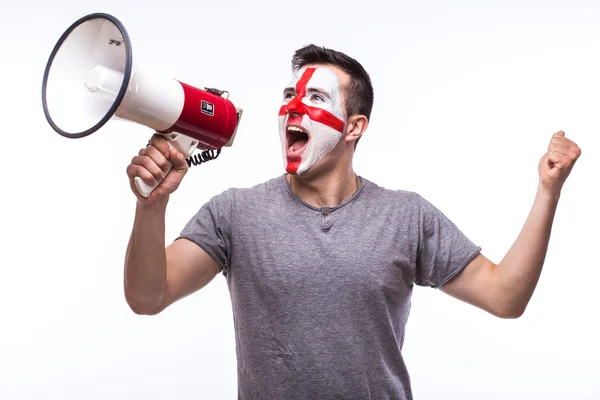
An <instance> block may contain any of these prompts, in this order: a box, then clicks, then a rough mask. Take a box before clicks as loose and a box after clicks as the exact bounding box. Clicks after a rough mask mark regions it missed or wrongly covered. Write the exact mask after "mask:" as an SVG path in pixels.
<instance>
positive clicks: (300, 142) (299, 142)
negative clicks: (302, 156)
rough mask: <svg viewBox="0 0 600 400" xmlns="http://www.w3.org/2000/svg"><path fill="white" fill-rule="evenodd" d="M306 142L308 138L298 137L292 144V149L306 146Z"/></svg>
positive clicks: (295, 149) (296, 149)
mask: <svg viewBox="0 0 600 400" xmlns="http://www.w3.org/2000/svg"><path fill="white" fill-rule="evenodd" d="M307 142H308V139H306V138H300V139H298V140H296V141H295V142H294V145H293V147H294V151H298V150H302V149H303V148H304V146H306V143H307Z"/></svg>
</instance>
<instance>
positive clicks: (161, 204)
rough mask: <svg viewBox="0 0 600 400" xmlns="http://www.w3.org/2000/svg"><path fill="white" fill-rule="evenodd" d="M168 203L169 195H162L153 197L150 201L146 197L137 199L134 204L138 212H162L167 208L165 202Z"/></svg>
mask: <svg viewBox="0 0 600 400" xmlns="http://www.w3.org/2000/svg"><path fill="white" fill-rule="evenodd" d="M168 203H169V196H164V197H160V198H156V199H153V200H152V201H148V200H147V199H139V198H138V200H137V204H136V211H139V212H151V213H156V212H164V211H165V210H166V209H167V204H168Z"/></svg>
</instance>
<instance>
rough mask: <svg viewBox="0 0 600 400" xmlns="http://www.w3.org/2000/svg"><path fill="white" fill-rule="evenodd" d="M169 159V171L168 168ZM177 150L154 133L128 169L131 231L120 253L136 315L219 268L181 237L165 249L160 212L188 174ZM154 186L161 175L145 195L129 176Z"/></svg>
mask: <svg viewBox="0 0 600 400" xmlns="http://www.w3.org/2000/svg"><path fill="white" fill-rule="evenodd" d="M169 163H171V164H172V169H171V170H170V171H169V172H168V174H166V176H165V172H164V171H168V170H169ZM187 168H188V166H187V163H186V161H185V159H184V157H183V155H182V154H181V153H178V152H177V151H176V150H169V146H168V144H167V143H166V141H165V140H164V139H163V138H162V137H160V136H158V135H155V136H153V137H152V140H151V145H150V146H148V147H147V148H145V149H142V150H141V151H140V153H139V155H138V156H136V157H134V158H133V160H132V162H131V164H130V165H129V166H128V168H127V175H128V176H129V180H130V182H131V190H132V191H133V192H134V194H135V195H136V197H137V206H136V213H135V220H134V225H133V230H132V233H131V237H130V240H129V245H128V247H127V253H126V256H125V276H124V288H125V298H126V300H127V303H128V304H129V306H130V307H131V309H132V310H133V311H134V312H135V313H136V314H145V315H153V314H157V313H159V312H160V311H162V310H164V309H165V308H166V307H168V306H169V305H170V304H172V303H173V302H175V301H177V300H179V299H181V298H183V297H185V296H187V295H189V294H191V293H193V292H195V291H196V290H199V289H201V288H202V287H204V286H205V285H206V284H207V283H209V282H210V281H211V280H212V279H213V278H214V277H215V276H216V275H217V274H218V272H219V270H220V266H219V265H218V264H217V262H215V261H214V260H213V259H212V258H211V257H210V256H209V255H208V254H207V253H206V252H205V251H204V250H202V249H201V248H200V247H198V246H197V245H196V244H194V243H192V242H190V241H188V240H185V239H180V240H177V241H175V242H174V243H172V244H171V245H170V246H169V247H168V248H167V249H165V213H166V208H167V203H168V200H169V195H170V194H171V193H173V192H174V191H175V190H176V189H177V187H178V186H179V184H180V182H181V179H183V176H185V174H186V172H187ZM136 176H139V177H141V178H142V179H143V180H144V181H145V182H146V183H148V184H149V185H153V184H155V183H156V182H157V180H160V179H162V178H163V176H164V180H162V182H161V183H160V185H158V186H157V187H156V189H155V190H154V191H153V192H152V194H151V195H150V197H148V198H147V199H146V198H144V197H142V196H140V195H139V193H138V192H137V189H136V187H135V184H134V183H133V178H134V177H136Z"/></svg>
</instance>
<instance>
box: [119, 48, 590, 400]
mask: <svg viewBox="0 0 600 400" xmlns="http://www.w3.org/2000/svg"><path fill="white" fill-rule="evenodd" d="M292 65H293V71H294V75H293V78H292V81H291V82H290V84H289V85H288V86H287V87H286V88H285V90H284V92H283V105H282V107H281V110H280V112H279V126H280V139H281V143H282V148H283V156H284V163H285V167H286V172H287V173H286V174H283V175H282V176H280V177H277V178H275V179H272V180H270V181H268V182H265V183H263V184H261V185H258V186H255V187H253V188H249V189H230V190H227V191H225V192H224V193H221V194H220V195H218V196H215V197H213V198H212V199H211V200H210V201H209V202H208V203H207V204H205V205H204V206H203V207H202V208H201V209H200V211H198V213H197V214H196V215H195V216H194V217H193V218H192V219H191V220H190V221H189V223H188V224H187V225H186V227H185V228H184V229H183V231H182V233H181V235H180V237H179V238H177V240H175V241H174V242H173V243H172V244H170V245H169V246H168V247H167V248H166V250H165V241H164V240H165V239H164V237H165V210H166V206H167V202H168V199H169V195H170V194H171V193H173V192H174V191H175V190H176V189H177V186H178V185H179V183H180V182H181V179H182V178H183V176H184V175H185V174H186V172H187V164H186V162H185V160H184V158H183V156H182V155H181V154H179V153H177V152H176V151H174V150H169V147H168V145H167V143H166V142H165V141H164V139H162V138H161V137H159V136H154V137H153V138H152V140H151V143H152V145H151V146H149V147H148V148H146V149H143V150H141V151H140V153H139V155H138V156H136V157H134V158H133V160H132V163H131V164H130V165H129V167H128V169H127V172H128V176H129V178H130V180H131V181H132V180H133V178H134V177H135V176H140V177H141V178H142V179H144V180H145V181H146V182H147V183H149V184H154V183H155V182H157V181H160V180H161V179H162V178H163V177H164V180H163V181H162V182H161V184H160V185H159V186H158V187H157V188H156V189H155V190H154V192H153V193H152V195H151V196H150V197H149V198H148V199H145V198H143V197H141V196H139V195H138V194H137V191H136V189H135V186H134V185H133V183H132V186H131V187H132V190H133V192H134V193H136V195H137V198H138V202H137V208H136V217H135V223H134V227H133V232H132V235H131V240H130V243H129V247H128V250H127V257H126V261H125V294H126V298H127V301H128V303H129V305H130V306H131V308H132V309H133V311H134V312H136V313H138V314H148V315H151V314H156V313H159V312H160V311H162V310H164V309H165V308H166V307H168V306H169V305H170V304H172V303H173V302H175V301H177V300H179V299H181V298H183V297H185V296H187V295H189V294H191V293H193V292H195V291H197V290H199V289H200V288H202V287H204V286H205V285H206V284H208V283H209V282H210V281H211V280H212V279H213V278H214V277H215V276H216V275H217V274H218V273H219V272H220V271H222V273H223V274H224V275H225V277H226V279H227V284H228V287H229V291H230V295H231V301H232V306H233V313H234V320H235V332H236V344H237V345H236V349H237V359H238V387H239V397H240V398H242V399H329V398H336V399H398V398H400V399H411V398H412V393H411V388H410V380H409V375H408V372H407V369H406V366H405V364H404V361H403V358H402V354H401V349H402V344H403V339H404V327H405V324H406V320H407V317H408V313H409V308H410V297H411V293H412V289H413V285H414V284H417V285H422V286H431V287H434V288H440V289H441V290H442V291H443V292H445V293H448V294H449V295H451V296H454V297H456V298H458V299H461V300H463V301H466V302H468V303H470V304H472V305H474V306H476V307H480V308H482V309H483V310H486V311H488V312H490V313H491V314H493V315H496V316H498V317H501V318H516V317H519V316H520V315H521V314H522V313H523V312H524V310H525V308H526V306H527V303H528V302H529V299H530V298H531V296H532V294H533V291H534V288H535V286H536V283H537V281H538V278H539V276H540V272H541V269H542V264H543V261H544V257H545V254H546V249H547V245H548V240H549V237H550V230H551V225H552V220H553V217H554V212H555V210H556V206H557V203H558V199H559V195H560V191H561V187H562V185H563V183H564V182H565V179H566V178H567V176H568V175H569V173H570V171H571V168H572V167H573V164H574V163H575V161H576V160H577V158H578V157H579V155H580V150H579V148H578V147H577V146H576V145H575V144H574V143H573V142H572V141H570V140H569V139H567V138H566V137H565V136H564V133H563V132H557V133H556V134H554V136H553V137H552V139H551V141H550V145H549V147H548V151H547V152H546V154H545V155H544V156H543V157H542V159H541V160H540V163H539V168H538V169H539V174H540V181H539V187H538V191H537V195H536V198H535V201H534V204H533V208H532V210H531V213H530V214H529V216H528V218H527V220H526V222H525V225H524V227H523V230H522V232H521V234H520V235H519V237H518V238H517V239H516V241H515V243H514V245H513V246H512V247H511V249H510V250H509V251H508V253H507V254H506V256H505V257H504V259H503V260H502V261H501V262H500V263H499V264H494V263H492V262H491V261H490V260H488V259H487V258H486V257H484V256H483V255H482V254H481V253H480V248H479V247H477V246H476V245H474V244H473V243H472V242H471V241H470V240H469V239H468V238H466V237H465V235H463V234H462V233H461V231H460V230H459V229H457V227H456V226H455V225H454V224H453V223H452V222H451V221H450V220H449V219H448V218H446V216H444V214H442V213H441V212H440V211H439V210H437V209H436V208H435V207H434V206H433V205H432V204H430V203H429V202H427V201H426V200H425V199H423V198H422V197H421V196H419V195H418V194H416V193H411V192H406V191H392V190H387V189H383V188H381V187H379V186H377V185H376V184H374V183H372V182H370V181H368V180H366V179H364V178H361V177H359V176H358V175H356V174H355V173H354V171H353V168H352V158H353V155H354V151H355V147H356V143H357V142H358V140H359V139H360V137H361V136H362V135H363V133H364V132H365V130H366V129H367V126H368V123H369V117H370V113H371V108H372V105H373V89H372V86H371V81H370V78H369V76H368V74H367V73H366V72H365V70H364V69H363V67H362V66H361V65H360V64H359V63H358V62H357V61H356V60H354V59H352V58H350V57H348V56H347V55H345V54H342V53H339V52H336V51H333V50H329V49H324V48H319V47H316V46H313V45H311V46H307V47H305V48H302V49H300V50H298V51H297V52H296V53H295V55H294V57H293V60H292ZM169 163H170V164H172V167H173V168H172V169H171V170H170V172H168V173H167V174H166V176H165V172H164V171H167V170H168V166H169Z"/></svg>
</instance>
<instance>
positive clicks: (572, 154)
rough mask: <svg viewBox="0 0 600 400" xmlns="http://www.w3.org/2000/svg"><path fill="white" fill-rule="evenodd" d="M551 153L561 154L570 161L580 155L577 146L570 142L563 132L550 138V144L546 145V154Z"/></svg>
mask: <svg viewBox="0 0 600 400" xmlns="http://www.w3.org/2000/svg"><path fill="white" fill-rule="evenodd" d="M551 152H555V153H558V154H562V155H564V156H567V157H568V158H570V159H572V160H576V159H577V158H579V156H580V155H581V149H580V148H579V146H577V144H575V142H573V141H572V140H570V139H568V138H566V137H565V133H564V132H563V131H558V132H556V133H555V134H554V135H553V136H552V139H551V140H550V144H549V145H548V153H551ZM555 157H556V156H555Z"/></svg>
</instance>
